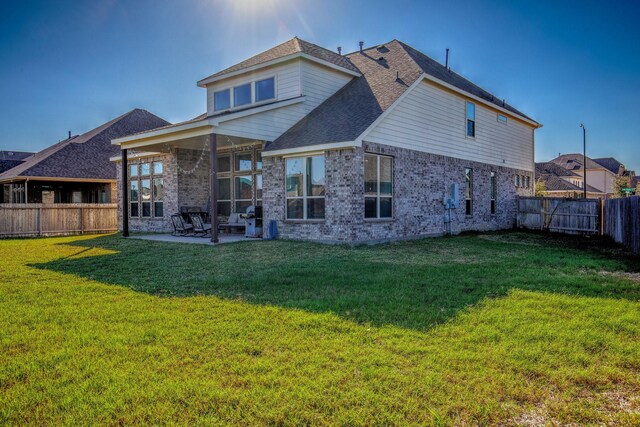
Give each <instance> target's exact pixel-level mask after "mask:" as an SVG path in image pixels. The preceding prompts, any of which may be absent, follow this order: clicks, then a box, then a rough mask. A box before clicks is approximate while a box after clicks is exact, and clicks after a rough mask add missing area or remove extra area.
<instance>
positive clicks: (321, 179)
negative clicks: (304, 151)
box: [285, 155, 325, 220]
mask: <svg viewBox="0 0 640 427" xmlns="http://www.w3.org/2000/svg"><path fill="white" fill-rule="evenodd" d="M285 173H286V177H285V188H286V210H287V219H305V220H309V219H324V212H325V200H324V197H325V159H324V156H322V155H321V156H311V157H293V158H289V159H286V161H285Z"/></svg>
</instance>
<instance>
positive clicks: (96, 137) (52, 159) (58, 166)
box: [0, 109, 169, 181]
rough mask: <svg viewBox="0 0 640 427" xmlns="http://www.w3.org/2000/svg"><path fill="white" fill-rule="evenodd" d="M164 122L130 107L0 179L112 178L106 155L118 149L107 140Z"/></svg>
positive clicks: (34, 156)
mask: <svg viewBox="0 0 640 427" xmlns="http://www.w3.org/2000/svg"><path fill="white" fill-rule="evenodd" d="M168 124H169V122H167V121H166V120H163V119H161V118H160V117H158V116H156V115H154V114H151V113H150V112H148V111H145V110H141V109H135V110H131V111H129V112H128V113H126V114H123V115H122V116H119V117H116V118H115V119H113V120H110V121H108V122H107V123H104V124H102V125H100V126H98V127H97V128H95V129H92V130H90V131H89V132H86V133H84V134H82V135H76V136H72V137H71V138H68V139H65V140H63V141H60V142H58V143H56V144H53V145H51V146H50V147H47V148H45V149H44V150H42V151H40V152H38V153H35V154H32V155H31V156H29V157H26V158H25V159H24V161H23V162H22V163H21V164H19V165H17V166H15V167H14V168H12V169H9V170H8V171H5V172H3V173H1V174H0V181H8V180H12V179H16V178H23V177H24V178H28V177H48V178H68V179H69V178H76V179H109V180H115V179H116V169H115V165H114V164H113V163H112V162H111V161H109V158H110V157H111V156H114V155H115V154H117V153H118V152H119V151H120V149H119V148H118V147H116V146H113V145H111V139H113V138H118V137H121V136H125V135H130V134H133V133H135V132H139V131H142V130H146V129H153V128H157V127H160V126H165V125H168Z"/></svg>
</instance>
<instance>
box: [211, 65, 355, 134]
mask: <svg viewBox="0 0 640 427" xmlns="http://www.w3.org/2000/svg"><path fill="white" fill-rule="evenodd" d="M274 70H277V72H276V87H277V90H276V97H277V99H278V100H284V99H288V98H293V97H296V96H300V95H304V96H305V99H304V102H301V103H299V104H294V105H290V106H287V107H282V108H277V109H274V110H270V111H266V112H263V113H259V114H255V115H251V116H247V117H242V118H239V119H236V120H230V121H228V122H222V123H220V126H219V128H218V130H219V132H220V133H223V134H229V135H238V136H243V137H245V138H254V139H259V140H265V141H273V140H274V139H276V138H277V137H279V136H280V135H282V134H283V133H284V132H285V131H286V130H287V129H289V128H290V127H291V126H293V125H294V124H296V123H297V122H298V121H300V119H302V118H303V117H304V116H306V115H307V114H309V113H310V112H311V111H312V110H313V109H314V108H316V107H317V106H318V105H320V104H321V103H322V102H324V101H325V100H326V99H327V98H329V97H330V96H331V95H333V94H334V93H336V92H337V91H338V90H339V89H340V88H342V87H343V86H344V85H345V84H347V83H348V82H349V81H350V80H351V79H352V78H353V77H352V76H350V75H348V74H345V73H341V72H338V71H334V70H332V69H330V68H326V67H322V66H320V65H316V64H314V63H311V62H309V61H304V60H297V61H293V62H291V63H287V64H284V65H280V66H278V67H272V68H271V71H265V72H264V76H268V75H273V74H274ZM269 73H271V74H269ZM256 75H257V74H253V75H252V76H254V77H252V78H255V79H259V78H261V77H255V76H256ZM228 84H230V83H229V82H227V83H225V85H228ZM212 107H213V106H212V105H211V104H210V108H212Z"/></svg>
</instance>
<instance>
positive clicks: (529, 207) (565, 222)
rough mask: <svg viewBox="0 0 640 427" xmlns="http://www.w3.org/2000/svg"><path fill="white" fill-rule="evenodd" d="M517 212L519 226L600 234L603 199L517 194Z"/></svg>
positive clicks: (572, 232)
mask: <svg viewBox="0 0 640 427" xmlns="http://www.w3.org/2000/svg"><path fill="white" fill-rule="evenodd" d="M517 215H518V216H517V225H518V227H519V228H528V229H531V230H548V231H554V232H559V233H567V234H600V232H601V229H600V226H601V224H602V221H601V219H602V202H601V201H600V200H599V199H561V198H552V197H519V198H518V214H517Z"/></svg>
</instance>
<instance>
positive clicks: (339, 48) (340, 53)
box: [338, 46, 342, 56]
mask: <svg viewBox="0 0 640 427" xmlns="http://www.w3.org/2000/svg"><path fill="white" fill-rule="evenodd" d="M338 55H340V56H342V46H338Z"/></svg>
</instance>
